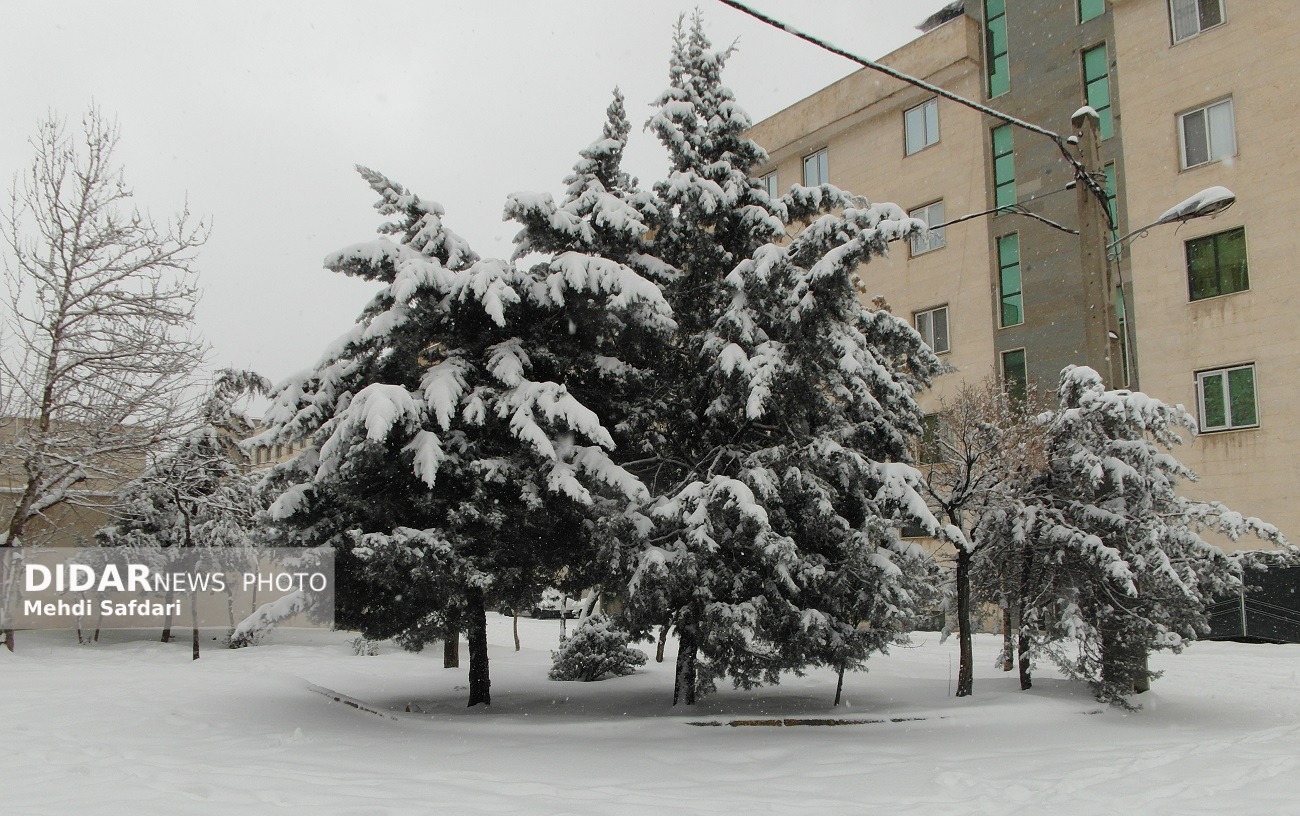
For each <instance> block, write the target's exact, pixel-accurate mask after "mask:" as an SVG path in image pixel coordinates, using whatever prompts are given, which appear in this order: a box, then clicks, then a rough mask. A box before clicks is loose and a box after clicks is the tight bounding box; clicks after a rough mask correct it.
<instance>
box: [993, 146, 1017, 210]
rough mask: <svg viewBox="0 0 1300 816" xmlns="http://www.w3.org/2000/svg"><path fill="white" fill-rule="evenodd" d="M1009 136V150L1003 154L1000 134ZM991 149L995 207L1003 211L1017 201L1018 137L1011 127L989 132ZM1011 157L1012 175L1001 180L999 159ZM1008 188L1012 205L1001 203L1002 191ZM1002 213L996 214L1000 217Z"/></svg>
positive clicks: (1012, 205)
mask: <svg viewBox="0 0 1300 816" xmlns="http://www.w3.org/2000/svg"><path fill="white" fill-rule="evenodd" d="M1000 133H1005V134H1007V144H1008V146H1007V149H1006V150H1005V151H1003V152H1001V153H999V152H998V134H1000ZM989 146H990V147H989V149H990V154H991V155H992V157H993V206H994V207H995V208H996V209H998V210H1002V209H1005V208H1009V207H1014V206H1015V205H1016V203H1017V201H1016V135H1015V131H1013V130H1012V129H1011V125H998V126H997V127H995V128H993V129H991V130H990V131H989ZM1007 157H1010V159H1011V174H1010V177H1009V178H999V176H998V159H1002V158H1007ZM1003 188H1007V189H1009V190H1010V191H1011V196H1010V197H1011V201H1010V203H1007V204H1003V203H1001V198H1002V189H1003ZM1000 214H1001V213H994V215H995V216H996V215H1000Z"/></svg>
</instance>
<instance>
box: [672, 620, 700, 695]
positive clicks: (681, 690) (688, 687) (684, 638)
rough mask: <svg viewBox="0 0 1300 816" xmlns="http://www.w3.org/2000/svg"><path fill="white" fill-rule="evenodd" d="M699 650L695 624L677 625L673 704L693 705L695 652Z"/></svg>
mask: <svg viewBox="0 0 1300 816" xmlns="http://www.w3.org/2000/svg"><path fill="white" fill-rule="evenodd" d="M698 650H699V646H698V641H697V640H696V637H695V626H694V625H692V624H687V625H685V626H682V625H680V624H679V625H678V626H677V674H676V677H675V679H674V681H673V705H677V704H678V703H682V704H683V705H695V679H696V652H697V651H698Z"/></svg>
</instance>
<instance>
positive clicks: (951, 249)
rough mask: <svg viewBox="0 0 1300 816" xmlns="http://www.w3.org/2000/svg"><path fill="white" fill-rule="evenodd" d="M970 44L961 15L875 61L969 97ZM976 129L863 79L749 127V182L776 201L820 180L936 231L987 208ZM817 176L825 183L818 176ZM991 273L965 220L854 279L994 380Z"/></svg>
mask: <svg viewBox="0 0 1300 816" xmlns="http://www.w3.org/2000/svg"><path fill="white" fill-rule="evenodd" d="M979 37H980V32H979V26H978V24H977V23H976V22H975V21H974V20H972V19H971V18H969V17H962V18H959V19H956V20H953V21H952V22H951V23H949V24H946V25H943V26H941V27H939V28H937V29H935V30H934V31H932V32H930V33H929V34H927V35H926V36H924V37H921V38H919V39H917V40H915V41H913V42H912V43H910V44H908V45H906V46H904V47H903V48H901V49H899V50H898V51H895V52H894V53H892V54H890V55H889V56H888V57H886V58H885V59H884V62H886V63H887V64H889V65H890V66H891V67H893V68H896V69H898V70H900V71H903V72H904V73H908V74H910V75H913V76H917V77H920V78H922V79H925V80H926V81H928V82H931V83H934V84H936V85H939V86H941V87H944V88H947V89H950V90H952V91H954V92H956V93H959V94H962V95H970V96H973V97H978V96H979V94H980V83H981V74H980V68H979V61H978V54H979ZM907 123H910V125H911V128H910V131H909V128H908V127H907ZM983 131H984V124H983V116H982V115H981V114H980V113H978V112H976V111H973V110H971V109H969V108H966V107H963V106H961V105H958V104H956V103H954V102H950V101H949V100H946V99H941V98H938V97H936V96H935V95H934V94H932V93H927V92H925V91H923V90H921V89H919V88H915V87H913V86H911V85H907V84H906V83H903V82H901V81H899V80H894V79H891V78H888V77H885V76H882V75H880V74H877V73H873V72H871V71H866V70H863V71H858V72H856V73H854V74H851V75H849V76H847V77H845V78H844V79H842V80H840V81H839V82H837V83H835V84H834V85H831V86H830V87H828V88H826V89H825V90H823V91H820V92H818V93H817V94H815V95H813V96H811V97H808V98H807V99H804V100H801V101H799V102H797V103H796V104H794V105H793V106H791V107H790V108H787V109H786V110H784V111H782V112H781V113H778V114H777V115H776V116H773V117H772V118H770V119H767V120H765V121H763V122H760V123H758V124H757V125H755V127H754V128H753V130H752V131H751V132H750V136H751V138H753V139H754V140H755V141H757V142H758V143H759V144H761V145H762V146H763V147H764V148H765V149H766V150H767V152H768V155H769V156H770V159H771V160H770V162H769V163H768V164H767V165H766V166H764V167H761V168H757V169H756V173H757V174H758V175H759V176H761V177H764V178H765V179H767V180H768V181H769V183H771V184H772V186H773V187H774V189H775V190H776V191H778V192H784V191H786V190H788V189H789V188H790V186H791V185H793V184H805V183H808V182H817V183H820V182H821V181H823V180H825V181H829V183H831V184H833V185H835V186H836V187H839V188H841V189H843V190H848V191H851V192H854V193H858V194H862V195H866V196H867V197H868V198H870V199H871V200H872V201H875V202H886V201H888V202H892V203H894V204H897V205H898V206H900V207H902V208H903V209H905V210H907V211H908V212H909V213H911V214H912V215H915V216H917V217H920V218H922V219H923V220H926V221H927V223H931V224H939V223H942V222H943V221H944V220H945V219H947V218H952V217H956V216H958V215H961V214H963V213H969V212H976V211H979V210H983V209H985V208H986V204H985V200H986V193H985V190H986V180H985V167H984V161H983V155H984V147H983ZM819 172H820V173H824V175H825V176H826V177H825V178H824V179H821V178H819V177H817V176H816V175H815V174H816V173H819ZM806 174H807V175H806ZM773 177H774V178H773ZM988 266H989V256H988V240H987V235H986V228H985V226H984V225H983V224H982V223H980V221H978V220H973V221H967V222H964V223H961V224H955V225H953V226H951V227H947V228H945V229H943V230H942V231H941V232H939V233H935V234H933V235H932V236H930V237H929V238H928V239H926V240H924V241H918V242H913V244H912V245H910V246H909V245H896V246H895V247H893V248H892V250H891V254H890V255H889V257H886V258H876V259H873V260H872V261H871V263H869V264H868V265H867V266H866V267H864V268H863V269H862V270H861V271H860V275H861V277H862V280H863V282H864V284H865V286H866V288H867V291H866V297H867V299H868V300H870V299H871V298H873V297H876V296H879V297H882V298H884V300H885V302H886V303H888V305H889V308H890V310H891V311H892V312H893V313H894V314H896V315H899V316H901V317H905V318H907V319H909V320H910V321H912V323H913V325H916V324H917V319H918V316H919V317H920V321H921V326H922V328H923V329H927V331H923V332H922V333H923V334H926V335H928V336H927V340H928V341H929V342H930V343H931V345H932V346H934V347H935V349H936V351H938V352H939V355H940V357H941V358H942V359H943V360H944V362H946V363H947V364H948V365H949V366H951V367H952V368H953V369H955V370H956V371H957V372H960V377H961V378H969V379H980V378H983V377H986V376H988V375H990V374H992V373H993V372H994V354H993V325H994V323H993V315H994V301H993V291H992V288H991V283H990V278H989V276H988V271H987V270H988ZM936 333H937V334H938V336H936ZM958 384H959V378H958V377H953V376H945V377H941V378H939V380H938V381H937V382H936V383H935V388H934V389H933V390H932V391H931V392H929V393H927V394H926V395H925V397H924V401H925V406H926V409H927V410H928V411H937V410H938V404H939V401H940V400H941V399H942V397H944V396H945V395H947V394H950V393H951V392H952V391H953V389H954V388H955V387H956V386H957V385H958Z"/></svg>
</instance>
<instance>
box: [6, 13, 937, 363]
mask: <svg viewBox="0 0 1300 816" xmlns="http://www.w3.org/2000/svg"><path fill="white" fill-rule="evenodd" d="M945 2H946V0H817V2H809V1H806V2H796V0H754V6H755V7H756V8H758V9H760V10H762V11H765V12H767V13H769V14H772V15H774V16H777V17H780V18H782V19H785V20H787V21H788V22H790V23H792V24H794V25H796V26H798V27H800V28H803V29H805V30H808V31H810V32H812V33H816V34H819V35H822V36H825V37H827V38H828V39H830V40H831V41H832V42H834V43H836V44H837V45H841V46H844V47H847V48H849V49H851V50H853V51H855V52H856V53H859V54H863V55H865V56H868V57H879V56H882V55H883V54H885V53H888V52H889V51H892V50H893V49H895V48H897V47H898V46H900V45H902V44H904V43H906V42H908V41H909V40H911V39H913V38H915V37H916V36H917V34H918V32H917V31H916V29H915V28H914V26H915V24H916V23H918V22H919V21H921V20H922V19H924V18H925V17H926V16H928V15H929V14H930V13H932V12H933V11H935V10H936V9H938V8H939V7H941V6H943V5H944V4H945ZM693 7H694V6H692V5H689V4H687V3H680V4H679V3H672V2H662V0H642V2H632V0H548V1H547V2H523V0H520V1H519V2H508V1H507V0H478V2H473V3H464V2H425V3H411V2H405V3H397V2H365V3H360V2H355V3H345V2H322V1H321V0H313V1H312V2H282V1H280V0H277V2H264V1H262V0H259V1H258V2H229V1H227V2H220V3H203V4H199V3H179V2H174V0H166V1H165V2H164V1H161V0H160V1H159V2H142V1H137V0H115V2H103V1H102V0H95V1H94V2H21V3H18V2H15V3H6V4H5V7H4V20H3V25H0V75H3V76H4V77H5V80H4V82H3V83H0V110H3V112H4V115H3V116H0V172H2V174H3V176H2V177H3V179H4V181H5V182H6V187H7V183H8V180H9V179H10V178H11V177H12V174H13V173H14V172H15V171H16V170H18V169H19V168H21V167H23V166H25V165H26V164H27V162H28V161H29V160H30V155H31V150H30V147H29V145H28V144H27V139H28V138H29V137H30V136H31V135H32V134H33V133H34V131H35V126H36V123H37V120H38V119H40V118H41V117H43V116H44V115H45V114H46V113H47V112H48V111H51V110H52V111H55V112H57V113H59V114H62V115H64V116H66V117H67V118H69V119H70V120H72V121H73V122H75V121H76V120H77V119H78V118H79V116H80V114H81V112H82V111H84V110H85V108H86V106H87V105H88V104H90V103H91V101H92V100H93V101H94V102H95V103H97V104H98V105H99V106H100V107H101V108H102V109H103V110H104V111H105V112H106V113H107V114H109V115H110V116H112V117H116V119H117V121H118V124H119V125H120V127H121V132H122V137H121V142H120V148H119V154H118V159H119V161H120V162H121V163H122V164H124V165H125V168H126V177H127V182H128V183H129V184H130V185H131V186H132V187H133V188H134V189H135V192H136V195H137V200H138V202H139V203H140V205H141V206H142V207H143V208H147V209H149V210H150V211H151V212H152V213H153V214H154V216H155V217H159V218H161V217H163V216H165V215H167V214H169V213H171V212H173V211H175V210H176V209H178V208H179V206H180V205H181V203H182V202H183V201H184V200H186V199H187V198H188V201H189V206H190V209H191V211H192V212H194V213H196V214H200V215H203V216H205V217H208V218H210V220H211V222H212V225H213V230H212V237H211V239H210V240H209V242H208V244H207V245H206V246H205V247H204V248H203V250H202V253H201V255H200V262H199V267H200V269H201V272H202V285H203V290H204V295H203V300H202V303H201V305H200V311H199V329H200V331H201V332H202V333H203V335H204V336H205V337H206V338H207V340H208V341H209V342H210V343H211V345H212V347H213V351H212V354H211V357H210V360H211V364H212V366H213V367H220V366H227V365H233V366H237V367H242V368H252V369H254V370H257V371H259V372H261V373H263V374H265V375H266V376H268V377H270V378H271V379H273V380H277V379H279V378H281V377H283V376H286V375H288V374H290V373H292V372H294V371H297V370H299V369H302V368H306V367H308V366H310V365H311V364H313V363H314V362H315V360H316V358H317V356H318V355H319V353H320V351H321V350H322V349H323V348H324V346H325V345H326V344H327V343H328V342H329V341H330V340H332V339H333V338H334V337H336V336H338V335H339V334H342V333H343V332H344V331H346V330H347V328H348V327H349V326H350V325H351V323H352V321H353V320H354V319H355V317H356V315H357V313H358V311H359V310H360V308H361V306H362V305H363V304H364V303H365V301H366V299H367V298H368V296H369V294H370V293H371V292H372V291H373V288H374V287H373V286H371V285H367V284H363V283H360V282H357V281H353V280H350V279H344V278H342V277H341V276H338V275H335V274H333V273H331V272H327V271H325V270H323V269H322V268H321V259H322V258H323V257H324V256H325V255H326V254H327V253H329V252H331V251H333V250H336V249H339V248H341V247H343V246H346V245H348V244H352V243H356V242H359V241H364V240H367V239H369V238H370V237H372V236H373V235H374V228H375V226H376V225H377V224H378V223H379V219H378V218H377V216H376V214H375V212H374V210H372V209H371V204H372V203H373V199H374V195H373V194H372V193H371V192H370V190H369V189H368V188H367V187H366V186H365V184H364V183H363V182H362V181H361V180H360V178H359V177H358V176H357V175H356V174H355V172H354V171H353V170H352V166H353V165H354V164H358V163H359V164H365V165H368V166H370V167H373V168H375V169H377V170H379V171H381V172H383V173H385V174H386V175H388V176H389V177H390V178H393V179H394V180H396V181H399V182H401V183H402V184H404V185H406V186H407V187H410V188H411V189H413V190H414V191H415V192H417V193H419V194H420V195H421V196H423V197H424V198H427V199H432V200H435V201H439V202H441V203H442V204H443V206H444V207H446V209H447V223H448V225H449V226H450V227H451V228H452V229H454V230H456V231H457V232H459V233H461V234H462V235H464V236H465V237H466V238H468V239H469V240H470V242H471V243H472V244H473V246H474V247H475V248H476V249H477V250H478V251H479V253H480V254H483V255H500V254H503V253H508V252H509V251H510V247H509V242H510V239H511V238H512V237H513V235H514V233H515V227H514V225H512V224H507V223H503V222H502V221H501V211H502V206H503V204H504V202H505V197H506V195H507V194H509V193H511V192H514V191H517V190H537V191H549V192H552V193H556V194H558V193H559V192H560V191H561V190H562V187H563V185H562V184H561V183H560V182H561V179H562V178H563V177H564V176H565V175H566V174H567V172H568V170H569V168H570V167H571V165H572V164H573V162H574V160H575V159H576V157H577V152H578V150H580V149H581V148H582V147H584V146H586V145H587V144H588V143H590V142H591V141H592V140H593V139H595V138H596V136H597V135H598V134H599V129H600V126H601V124H602V122H603V117H604V109H605V106H606V105H607V104H608V101H609V93H610V91H611V89H612V88H613V87H614V86H615V85H618V86H620V87H621V88H622V90H623V92H624V94H625V95H626V96H627V100H628V102H627V104H628V112H629V115H630V117H631V118H632V121H633V144H632V146H631V148H630V149H629V156H628V169H629V170H630V171H631V172H632V173H634V174H635V175H637V176H639V177H640V179H641V181H642V183H643V184H648V183H649V182H652V181H653V180H655V179H657V178H660V177H661V176H662V174H663V172H664V168H665V166H666V160H665V159H664V156H663V154H662V152H661V151H660V149H659V147H658V145H657V144H656V143H654V141H653V139H652V137H651V136H650V135H649V134H647V133H645V132H643V131H641V130H640V125H641V124H642V123H643V122H644V121H645V119H646V118H648V116H649V108H648V103H649V102H650V101H651V100H653V99H654V97H655V96H657V95H658V93H659V92H660V91H661V90H662V89H663V87H664V86H665V84H666V77H667V57H668V47H669V43H670V37H671V31H672V25H673V23H674V21H675V20H676V18H677V15H678V14H679V13H681V12H682V11H690V10H691V9H692V8H693ZM699 7H700V8H701V10H702V11H703V12H704V14H705V18H706V24H707V30H708V33H709V36H710V38H711V39H712V40H713V41H714V44H715V45H725V44H728V43H731V42H732V41H733V40H738V47H739V50H738V52H737V53H736V54H735V55H734V56H733V57H732V59H731V61H730V62H729V64H728V71H727V73H726V75H725V78H726V81H727V84H728V85H730V86H731V87H732V88H733V89H734V90H735V92H736V95H737V97H738V99H739V101H740V104H741V105H742V107H744V108H745V109H746V110H747V111H748V112H749V114H750V116H751V118H752V119H753V120H754V121H758V120H760V119H762V118H764V117H766V116H770V115H771V114H773V113H775V112H777V111H779V110H781V109H782V108H784V107H786V106H788V105H790V104H792V103H793V102H795V101H797V100H798V99H800V98H802V97H804V96H806V95H808V94H809V93H812V92H813V91H815V90H817V89H818V88H821V87H823V86H825V85H826V84H828V83H830V82H833V81H834V80H836V79H838V78H840V77H842V76H844V75H846V74H848V73H850V72H851V71H852V70H854V69H855V67H856V66H854V65H852V64H851V63H849V62H847V61H846V60H844V59H841V58H839V57H835V56H832V55H830V54H826V53H824V52H822V51H819V50H818V49H816V48H814V47H813V46H811V45H808V44H805V43H803V42H801V41H799V40H796V39H795V38H793V37H791V36H789V35H788V34H785V33H783V32H778V31H775V30H772V29H770V28H767V27H765V26H762V25H761V24H759V23H757V22H756V21H754V20H752V19H750V18H748V17H745V16H743V15H741V14H739V13H738V12H736V11H734V10H732V9H729V8H727V7H725V6H722V5H720V4H717V3H715V2H709V0H701V1H700V3H699ZM856 192H862V193H865V194H867V195H870V192H871V191H869V190H863V191H856Z"/></svg>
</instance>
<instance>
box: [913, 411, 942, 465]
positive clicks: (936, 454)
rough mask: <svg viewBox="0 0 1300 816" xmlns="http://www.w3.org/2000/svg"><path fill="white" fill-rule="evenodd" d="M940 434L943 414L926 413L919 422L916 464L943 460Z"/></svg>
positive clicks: (928, 463)
mask: <svg viewBox="0 0 1300 816" xmlns="http://www.w3.org/2000/svg"><path fill="white" fill-rule="evenodd" d="M942 434H943V416H942V415H941V414H926V415H925V417H924V419H923V420H922V422H921V438H920V440H918V442H917V446H916V463H917V464H918V465H933V464H937V463H939V462H942V461H943V460H944V456H943V443H942Z"/></svg>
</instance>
